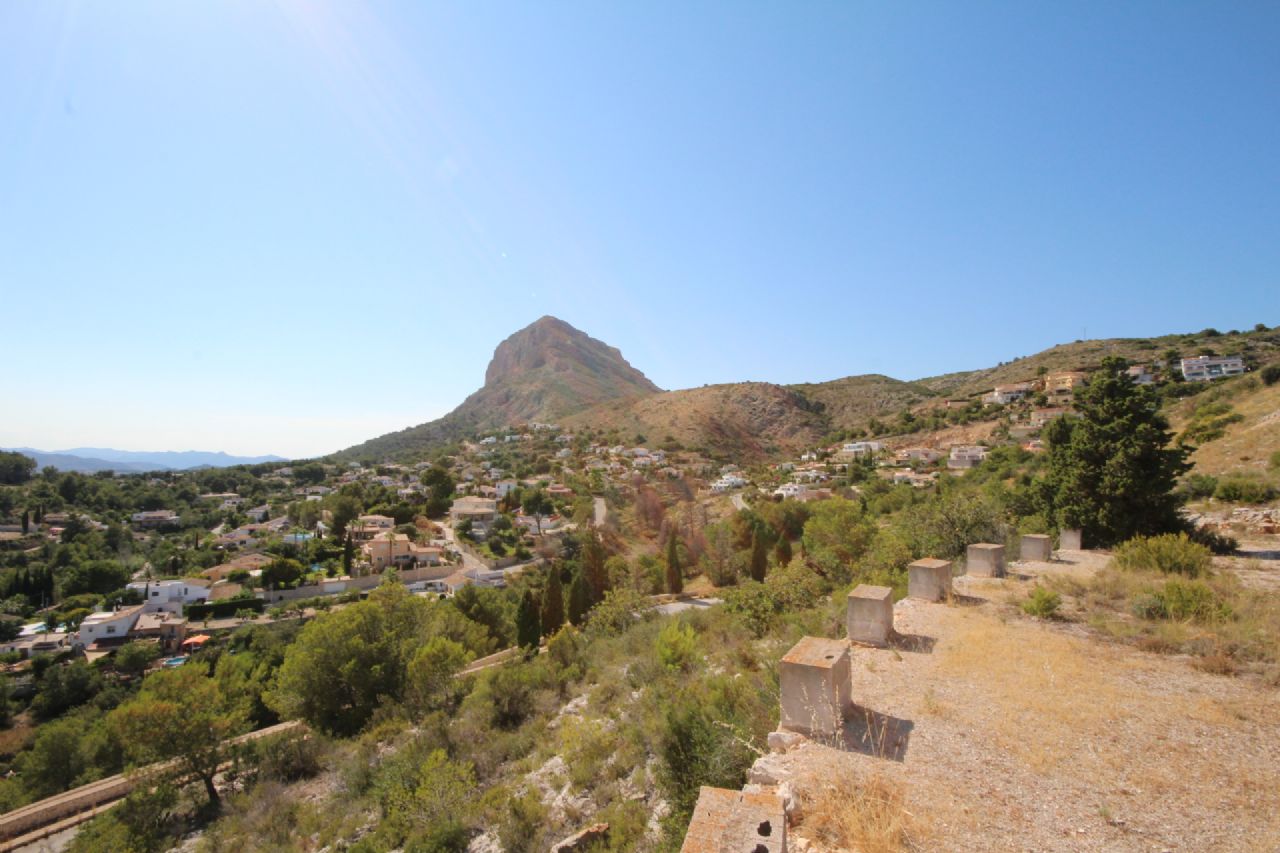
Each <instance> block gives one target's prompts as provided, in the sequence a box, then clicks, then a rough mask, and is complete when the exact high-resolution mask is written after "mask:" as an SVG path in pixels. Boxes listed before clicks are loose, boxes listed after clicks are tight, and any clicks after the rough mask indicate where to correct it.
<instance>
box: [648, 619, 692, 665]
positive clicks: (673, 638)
mask: <svg viewBox="0 0 1280 853" xmlns="http://www.w3.org/2000/svg"><path fill="white" fill-rule="evenodd" d="M654 648H655V651H656V652H657V654H658V663H660V664H661V665H662V667H663V668H664V669H666V670H668V671H670V672H680V671H684V670H689V669H692V668H693V664H694V662H695V661H696V660H697V659H698V637H697V635H696V634H695V633H694V631H693V626H692V625H689V624H687V623H685V622H681V621H679V620H677V619H673V620H671V621H670V622H668V623H667V624H666V625H664V626H663V627H662V630H661V631H659V632H658V639H657V641H656V642H655V643H654Z"/></svg>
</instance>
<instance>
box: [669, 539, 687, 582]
mask: <svg viewBox="0 0 1280 853" xmlns="http://www.w3.org/2000/svg"><path fill="white" fill-rule="evenodd" d="M683 591H684V572H683V570H682V569H681V567H680V542H679V540H678V538H677V537H676V535H675V534H674V533H672V534H671V535H670V536H669V537H667V592H669V593H671V594H672V595H679V594H680V593H681V592H683Z"/></svg>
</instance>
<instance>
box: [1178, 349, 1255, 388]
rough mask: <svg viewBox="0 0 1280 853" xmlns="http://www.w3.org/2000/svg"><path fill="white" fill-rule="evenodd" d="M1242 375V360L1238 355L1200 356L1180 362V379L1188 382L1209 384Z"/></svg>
mask: <svg viewBox="0 0 1280 853" xmlns="http://www.w3.org/2000/svg"><path fill="white" fill-rule="evenodd" d="M1241 373H1244V359H1242V358H1241V357H1240V356H1238V355H1202V356H1200V357H1199V358H1184V359H1183V360H1182V378H1183V379H1185V380H1187V381H1188V382H1211V381H1212V380H1214V379H1222V378H1223V377H1226V376H1239V375H1240V374H1241Z"/></svg>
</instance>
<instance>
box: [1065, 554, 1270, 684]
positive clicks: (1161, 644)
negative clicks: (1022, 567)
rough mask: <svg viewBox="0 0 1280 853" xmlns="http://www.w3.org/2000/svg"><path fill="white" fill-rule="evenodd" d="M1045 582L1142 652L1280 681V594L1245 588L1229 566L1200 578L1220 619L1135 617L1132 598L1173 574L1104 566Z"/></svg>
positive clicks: (1104, 630)
mask: <svg viewBox="0 0 1280 853" xmlns="http://www.w3.org/2000/svg"><path fill="white" fill-rule="evenodd" d="M1048 580H1049V586H1051V587H1052V588H1054V589H1055V590H1057V591H1058V592H1060V593H1062V594H1063V595H1065V596H1070V597H1071V598H1072V599H1073V600H1074V602H1075V605H1076V610H1077V611H1078V612H1080V613H1082V614H1083V615H1084V617H1085V619H1086V621H1087V622H1088V623H1089V625H1090V626H1091V627H1093V628H1095V629H1096V630H1098V631H1100V632H1101V633H1104V634H1107V635H1110V636H1112V637H1114V638H1116V639H1120V640H1123V641H1125V642H1131V643H1133V644H1134V645H1136V646H1137V647H1138V648H1140V649H1142V650H1143V651H1149V652H1156V653H1161V654H1190V655H1195V656H1196V657H1197V658H1199V660H1198V661H1197V664H1196V665H1197V666H1198V667H1199V668H1201V669H1203V670H1204V671H1206V672H1213V673H1217V674H1220V675H1228V674H1237V673H1245V672H1254V673H1257V674H1259V675H1261V676H1262V677H1263V679H1264V680H1265V681H1267V682H1268V683H1273V684H1274V683H1280V596H1277V595H1276V594H1275V593H1274V592H1272V591H1270V590H1265V589H1257V588H1254V587H1251V586H1246V585H1245V584H1244V583H1242V582H1241V580H1240V578H1239V577H1237V576H1236V574H1235V573H1234V572H1233V571H1231V570H1229V569H1228V570H1218V571H1216V572H1215V573H1214V574H1213V575H1211V576H1209V577H1207V578H1203V579H1201V580H1202V581H1203V583H1205V584H1207V585H1208V587H1209V588H1210V589H1211V590H1212V591H1213V594H1214V595H1215V596H1216V598H1217V600H1219V601H1220V602H1222V603H1223V604H1225V605H1226V607H1227V608H1229V611H1230V615H1229V616H1227V617H1225V618H1220V619H1213V620H1207V621H1190V620H1171V619H1160V618H1142V617H1141V616H1139V615H1135V612H1134V608H1133V604H1134V601H1135V599H1136V598H1138V597H1139V596H1142V595H1144V594H1147V595H1149V594H1150V593H1152V592H1154V591H1157V590H1159V589H1161V588H1162V587H1163V586H1164V585H1165V584H1166V583H1167V582H1169V581H1170V580H1179V579H1178V578H1177V577H1175V576H1164V575H1159V574H1155V573H1151V572H1133V571H1121V570H1118V569H1115V568H1110V567H1109V568H1107V569H1105V570H1103V571H1101V572H1098V573H1097V574H1096V575H1095V576H1094V577H1093V578H1092V579H1090V580H1088V581H1084V580H1078V579H1069V578H1050V579H1048Z"/></svg>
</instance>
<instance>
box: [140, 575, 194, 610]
mask: <svg viewBox="0 0 1280 853" xmlns="http://www.w3.org/2000/svg"><path fill="white" fill-rule="evenodd" d="M208 583H209V582H208V581H207V580H206V579H205V578H178V579H177V580H160V581H133V582H132V583H128V584H125V589H131V590H133V591H134V592H136V593H137V594H138V595H140V596H142V607H143V610H144V612H147V613H152V612H154V611H156V610H163V611H165V612H167V613H181V612H182V608H183V606H184V605H187V604H191V603H193V602H197V601H206V600H208V598H209V587H208Z"/></svg>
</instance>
